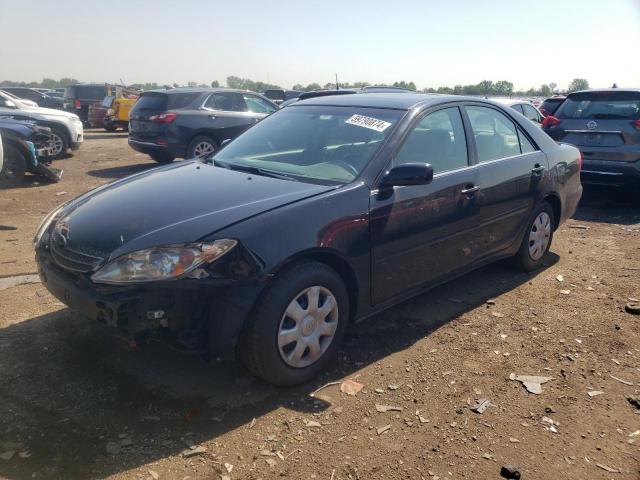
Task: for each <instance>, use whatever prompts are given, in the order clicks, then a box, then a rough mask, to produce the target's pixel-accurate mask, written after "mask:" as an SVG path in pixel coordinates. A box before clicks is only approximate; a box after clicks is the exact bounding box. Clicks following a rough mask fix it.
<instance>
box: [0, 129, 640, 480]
mask: <svg viewBox="0 0 640 480" xmlns="http://www.w3.org/2000/svg"><path fill="white" fill-rule="evenodd" d="M154 165H155V164H154V163H153V162H151V161H150V160H149V159H148V157H146V156H143V155H140V154H136V153H135V152H133V151H132V150H131V149H130V148H129V147H128V145H127V142H126V135H125V134H113V133H110V134H107V133H104V132H99V131H88V132H87V135H86V142H85V144H84V145H83V146H82V148H81V149H80V150H79V151H77V152H75V153H74V155H73V156H72V157H71V158H68V159H65V160H61V161H58V162H56V165H55V166H56V167H63V168H64V169H65V174H64V177H63V180H62V182H60V183H58V184H46V183H44V182H40V181H39V180H38V179H37V178H36V177H30V178H29V179H28V181H26V182H25V183H24V185H23V186H22V187H21V188H16V189H12V190H4V191H1V192H0V305H1V308H0V477H2V478H11V479H23V478H24V479H26V478H55V479H58V478H60V479H75V478H82V479H84V478H112V479H154V478H160V479H201V478H202V479H221V478H229V479H271V478H291V479H322V480H324V479H326V480H331V479H333V480H338V479H361V480H368V479H422V478H424V479H437V478H439V479H459V478H473V479H493V478H500V469H501V467H502V466H504V465H506V464H514V465H516V466H517V467H518V470H519V472H520V473H521V475H522V478H523V479H547V478H558V479H560V478H562V479H609V478H611V479H638V478H640V451H639V446H640V409H638V407H640V403H636V405H635V406H634V405H633V404H632V403H631V402H629V400H628V397H634V396H638V395H640V368H639V367H640V362H639V359H640V316H637V315H632V314H630V313H627V312H625V309H624V306H625V304H626V303H627V302H629V299H630V298H634V297H635V298H639V297H640V208H638V206H637V205H638V203H637V199H636V200H635V203H634V198H633V197H630V196H628V195H625V194H620V193H619V192H617V191H615V190H606V189H604V190H594V189H587V190H586V193H585V198H584V201H583V202H582V205H581V207H580V209H579V211H578V213H577V214H576V216H575V218H574V219H572V220H571V221H569V222H568V223H567V224H566V225H564V226H563V227H561V229H560V230H559V231H558V232H557V234H556V238H555V241H554V244H553V246H552V253H551V254H550V255H549V258H548V260H547V263H546V266H545V267H544V268H543V269H542V270H540V271H538V272H535V273H534V274H524V273H520V272H518V271H516V270H513V269H512V268H511V267H509V266H508V265H505V264H497V265H492V266H489V267H486V268H483V269H481V270H478V271H476V272H474V273H472V274H469V275H467V276H465V277H463V278H460V279H458V280H455V281H453V282H451V283H449V284H447V285H445V286H443V287H440V288H437V289H435V290H433V291H431V292H428V293H426V294H423V295H421V296H419V297H417V298H415V299H413V300H411V301H408V302H405V303H403V304H401V305H399V306H397V307H394V308H392V309H390V310H388V311H386V312H384V313H382V314H379V315H378V316H376V317H375V318H373V319H370V320H367V321H366V322H363V323H360V324H358V325H355V326H354V327H353V328H352V329H351V332H350V335H349V337H348V340H347V342H346V344H345V346H344V348H343V349H342V352H341V355H340V359H339V361H338V362H337V363H336V365H335V366H334V367H333V368H332V369H331V370H330V371H329V372H327V373H326V374H325V375H323V376H322V377H321V378H318V379H317V380H316V381H314V382H313V383H312V384H309V385H305V386H302V387H299V388H294V389H276V388H273V387H270V386H268V385H266V384H264V383H263V382H261V381H259V380H257V379H255V378H253V377H252V376H251V375H250V374H249V373H248V372H247V371H246V370H245V369H244V368H243V367H242V366H241V365H239V364H235V363H220V364H218V363H215V362H213V363H210V364H207V363H205V362H204V361H203V360H201V359H199V358H196V357H187V356H184V355H183V354H181V353H179V352H175V351H173V350H171V349H170V348H169V347H167V346H165V345H162V344H157V343H152V344H150V345H148V346H146V347H144V348H142V349H137V348H131V347H130V346H129V345H127V344H126V343H125V342H123V341H122V340H121V339H120V337H118V336H117V335H116V334H115V332H113V331H111V330H109V329H108V328H107V327H104V326H102V325H100V324H97V323H93V322H91V321H88V320H86V319H84V318H82V317H80V316H78V315H76V314H74V313H72V312H71V311H70V310H69V309H67V308H65V306H64V305H63V304H61V303H60V302H58V301H57V300H56V299H55V298H53V297H52V296H50V295H49V293H48V292H47V291H46V290H45V289H44V288H43V287H42V285H40V284H38V283H27V284H23V285H17V286H8V282H9V281H8V280H7V278H9V277H13V276H15V275H28V274H33V273H34V272H35V271H36V267H35V263H34V260H33V251H32V247H31V238H32V235H33V233H34V230H35V229H36V226H37V224H38V222H39V221H40V219H41V218H42V217H43V215H44V214H45V213H46V212H48V211H49V210H51V209H52V208H53V207H55V206H56V205H57V204H59V203H61V202H63V201H65V200H67V199H69V198H72V197H74V196H76V195H78V194H80V193H82V192H85V191H87V190H88V189H90V188H94V187H96V186H98V185H100V184H102V183H105V182H109V181H111V180H113V179H115V178H119V177H122V176H124V175H127V174H130V173H134V172H138V171H141V170H144V169H147V168H152V167H153V166H154ZM636 195H637V194H636ZM634 205H635V206H634ZM26 280H27V281H28V280H31V281H33V278H31V279H28V278H27V279H26ZM3 282H4V283H3ZM511 374H516V375H536V376H543V377H549V378H550V380H548V381H547V382H546V383H543V384H542V385H541V393H540V394H533V393H530V392H529V391H528V390H527V389H526V388H525V387H524V386H523V384H522V383H521V382H520V381H518V380H511V379H510V375H511ZM348 379H350V380H353V381H355V382H357V383H356V384H353V383H351V382H348V383H347V384H345V388H343V389H345V390H346V387H348V386H354V385H355V386H358V385H362V386H363V388H362V389H361V390H359V391H358V392H357V393H356V394H355V395H349V394H347V393H344V392H342V391H341V383H340V382H343V381H344V380H348ZM328 382H338V383H337V384H335V385H330V386H328V387H326V388H324V389H322V390H320V391H319V392H317V393H316V394H315V395H314V396H311V394H312V393H313V392H314V391H315V390H316V389H318V388H319V387H322V386H323V385H325V384H326V383H328ZM533 387H535V386H532V388H533ZM356 390H357V389H356ZM598 392H599V393H598ZM590 393H591V394H590ZM482 399H486V400H488V401H489V402H490V406H489V407H488V408H487V409H486V410H485V411H484V413H481V414H480V413H476V412H474V411H472V410H471V408H470V405H473V404H474V403H475V402H476V401H478V400H482ZM389 407H393V408H391V409H389ZM380 410H382V411H380Z"/></svg>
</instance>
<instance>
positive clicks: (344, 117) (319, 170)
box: [212, 105, 405, 185]
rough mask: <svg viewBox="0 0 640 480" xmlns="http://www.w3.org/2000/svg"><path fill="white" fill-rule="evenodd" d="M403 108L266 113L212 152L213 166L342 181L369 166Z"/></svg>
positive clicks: (298, 108) (308, 108) (309, 108)
mask: <svg viewBox="0 0 640 480" xmlns="http://www.w3.org/2000/svg"><path fill="white" fill-rule="evenodd" d="M404 114H405V112H404V111H402V110H391V109H374V108H356V107H329V106H296V105H292V106H290V107H287V108H285V109H282V110H279V111H277V112H276V113H274V114H273V115H270V116H268V117H266V118H265V119H264V120H262V121H260V122H259V123H257V124H256V125H255V126H253V127H252V128H250V129H249V130H247V131H246V132H245V133H243V134H242V135H240V136H239V137H238V138H236V139H235V140H233V141H232V142H231V143H230V144H229V145H227V146H226V147H225V148H223V149H222V150H220V151H219V152H218V153H217V154H216V155H214V156H213V158H212V160H213V161H214V164H215V165H218V166H220V167H226V168H232V169H233V168H236V169H242V168H245V169H246V168H251V169H252V170H253V171H254V172H256V173H257V174H260V173H263V174H265V175H269V174H280V175H281V176H285V177H287V176H288V177H291V178H292V179H296V180H300V181H307V182H310V183H321V184H329V185H340V184H344V183H349V182H351V181H352V180H354V179H355V178H356V177H357V176H358V175H359V174H360V172H362V170H363V169H364V168H365V167H366V166H367V164H368V163H369V161H370V160H371V158H373V155H374V154H375V153H376V151H377V150H378V149H379V148H380V145H382V143H383V142H384V140H385V138H387V136H388V135H389V134H390V132H391V131H392V130H393V128H394V126H395V124H396V123H397V122H398V121H399V120H400V118H401V117H402V116H403V115H404Z"/></svg>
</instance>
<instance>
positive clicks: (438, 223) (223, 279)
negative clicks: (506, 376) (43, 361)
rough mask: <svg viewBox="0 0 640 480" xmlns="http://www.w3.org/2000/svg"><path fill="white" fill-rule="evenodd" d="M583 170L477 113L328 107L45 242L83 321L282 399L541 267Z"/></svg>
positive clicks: (498, 114) (43, 248)
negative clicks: (374, 335) (478, 273)
mask: <svg viewBox="0 0 640 480" xmlns="http://www.w3.org/2000/svg"><path fill="white" fill-rule="evenodd" d="M580 165H581V157H580V153H579V151H578V150H577V149H576V148H574V147H572V146H569V145H564V144H557V143H555V142H554V141H553V140H551V138H550V137H549V136H547V135H546V134H545V133H544V132H543V131H541V130H540V128H538V127H537V126H535V125H534V124H532V123H531V122H530V121H528V120H527V119H526V118H525V117H524V116H522V115H521V114H519V113H518V112H516V111H515V110H513V109H511V108H508V107H504V106H502V105H500V104H497V103H493V102H491V101H488V100H482V99H478V98H466V97H457V96H434V95H417V94H406V95H405V94H370V95H342V96H332V97H320V98H314V99H310V100H305V101H301V102H298V103H295V104H293V105H291V106H288V107H285V108H283V109H282V110H280V111H278V112H276V113H274V114H273V115H271V116H269V117H267V118H265V119H264V120H262V121H261V122H259V123H257V124H256V125H255V126H253V127H252V128H250V129H249V130H247V131H246V132H245V133H243V134H242V135H240V136H239V137H237V138H236V139H235V140H233V141H231V142H230V143H229V144H228V145H226V146H225V147H224V148H221V149H220V150H218V151H217V152H216V153H215V154H214V155H212V156H210V157H208V158H204V159H200V160H192V161H185V162H181V163H179V164H173V165H168V166H164V167H159V168H157V169H154V170H151V171H147V172H144V173H140V174H137V175H133V176H131V177H128V178H124V179H122V180H119V181H116V182H114V183H111V184H109V185H104V186H102V187H100V188H98V189H96V190H93V191H91V192H89V193H86V194H85V195H82V196H81V197H79V198H77V199H75V200H72V201H70V202H68V203H66V204H64V205H62V206H61V207H60V208H58V209H57V210H55V211H53V212H51V213H50V214H49V215H48V216H47V217H46V218H45V219H44V221H43V222H42V225H41V226H40V228H39V229H38V232H37V234H36V237H35V239H34V242H35V249H36V256H37V262H38V265H39V270H40V276H41V278H42V282H43V284H44V285H45V286H46V287H47V288H48V289H49V291H50V292H51V293H52V294H53V295H55V296H56V297H57V298H59V299H60V300H61V301H62V302H64V303H65V304H67V305H68V306H69V307H70V308H72V309H74V310H76V311H78V312H81V313H83V314H85V315H86V316H88V317H90V318H93V319H97V320H99V321H101V322H104V323H106V324H108V325H111V326H114V327H118V328H119V329H121V330H122V331H123V332H124V333H125V334H126V335H128V336H129V337H130V338H131V339H133V340H136V339H141V338H144V337H145V336H148V335H150V334H153V335H157V336H162V337H166V338H169V339H171V341H175V342H177V343H178V344H179V345H181V346H182V347H184V348H186V349H190V350H193V351H197V352H208V353H209V354H211V355H216V356H233V355H234V354H235V353H237V354H238V355H239V356H240V358H242V359H243V361H244V362H245V363H246V365H247V366H248V367H249V368H250V369H251V370H252V371H253V372H255V373H256V374H257V375H259V376H260V377H262V378H264V379H266V380H267V381H269V382H272V383H274V384H277V385H294V384H298V383H301V382H305V381H307V380H309V379H310V378H312V377H313V376H314V375H315V374H316V373H318V372H319V371H320V370H321V369H322V368H324V367H325V366H326V365H327V363H328V362H330V360H331V359H332V358H333V357H335V355H336V352H337V350H338V348H339V346H340V341H341V340H342V338H343V336H344V334H345V330H346V329H347V327H348V324H349V323H351V322H353V321H355V320H357V319H362V318H363V317H367V316H370V315H372V314H373V313H375V312H378V311H380V310H382V309H384V308H386V307H389V306H390V305H392V304H395V303H397V302H399V301H402V300H403V299H406V298H408V297H410V296H412V295H415V294H417V293H420V292H422V291H424V290H425V289H428V288H430V287H433V286H434V285H437V284H441V283H443V282H446V281H447V280H450V279H451V278H453V277H456V276H459V275H461V274H464V273H465V272H469V271H470V270H473V269H475V268H478V267H480V266H482V265H485V264H487V263H489V262H493V261H496V260H499V259H503V258H507V257H512V258H513V259H514V261H515V263H517V264H519V265H520V266H521V267H522V268H524V269H525V270H533V269H535V268H536V267H538V266H540V264H541V263H542V261H543V259H544V256H545V254H546V252H547V251H548V249H549V246H550V245H551V241H552V238H553V233H554V231H555V230H556V229H557V228H558V225H560V223H561V222H562V221H563V220H565V219H566V218H568V217H569V216H571V215H572V214H573V212H574V210H575V208H576V205H577V204H578V201H579V199H580V196H581V192H582V188H581V186H580Z"/></svg>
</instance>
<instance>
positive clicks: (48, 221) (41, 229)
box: [33, 202, 69, 247]
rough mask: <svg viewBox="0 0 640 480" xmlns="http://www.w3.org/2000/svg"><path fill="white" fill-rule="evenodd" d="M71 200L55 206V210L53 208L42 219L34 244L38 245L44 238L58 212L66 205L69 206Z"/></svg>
mask: <svg viewBox="0 0 640 480" xmlns="http://www.w3.org/2000/svg"><path fill="white" fill-rule="evenodd" d="M68 203H69V202H65V203H63V204H62V205H60V206H59V207H57V208H54V209H53V210H51V211H50V212H49V213H48V214H47V216H46V217H44V218H43V219H42V221H41V222H40V225H38V229H37V230H36V236H35V237H33V246H34V247H37V246H38V244H39V243H40V240H41V239H42V236H43V235H44V233H45V232H46V231H47V230H48V229H49V226H50V225H51V222H53V221H54V220H55V219H56V217H57V216H58V214H59V213H60V212H61V211H62V209H63V208H64V207H66V206H67V204H68Z"/></svg>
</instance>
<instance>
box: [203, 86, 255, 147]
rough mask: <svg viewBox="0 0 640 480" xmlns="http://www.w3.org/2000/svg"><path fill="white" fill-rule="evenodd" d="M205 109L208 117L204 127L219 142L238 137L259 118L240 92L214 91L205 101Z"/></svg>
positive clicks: (204, 113)
mask: <svg viewBox="0 0 640 480" xmlns="http://www.w3.org/2000/svg"><path fill="white" fill-rule="evenodd" d="M204 109H205V110H206V111H205V112H203V115H206V116H207V117H208V118H207V121H206V123H204V124H203V127H204V128H206V129H207V130H208V131H209V132H210V134H211V135H212V136H213V137H214V138H215V139H216V140H217V141H218V143H222V142H223V141H224V140H227V139H233V138H235V137H237V136H238V135H240V134H241V133H242V132H244V131H245V130H246V129H247V128H249V127H250V126H251V125H253V124H254V123H256V122H257V121H258V120H259V119H258V118H256V115H255V114H254V113H253V112H250V111H248V109H247V105H246V103H245V101H244V99H243V94H240V93H238V92H214V93H212V94H210V95H209V97H208V98H207V100H206V101H205V103H204Z"/></svg>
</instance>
